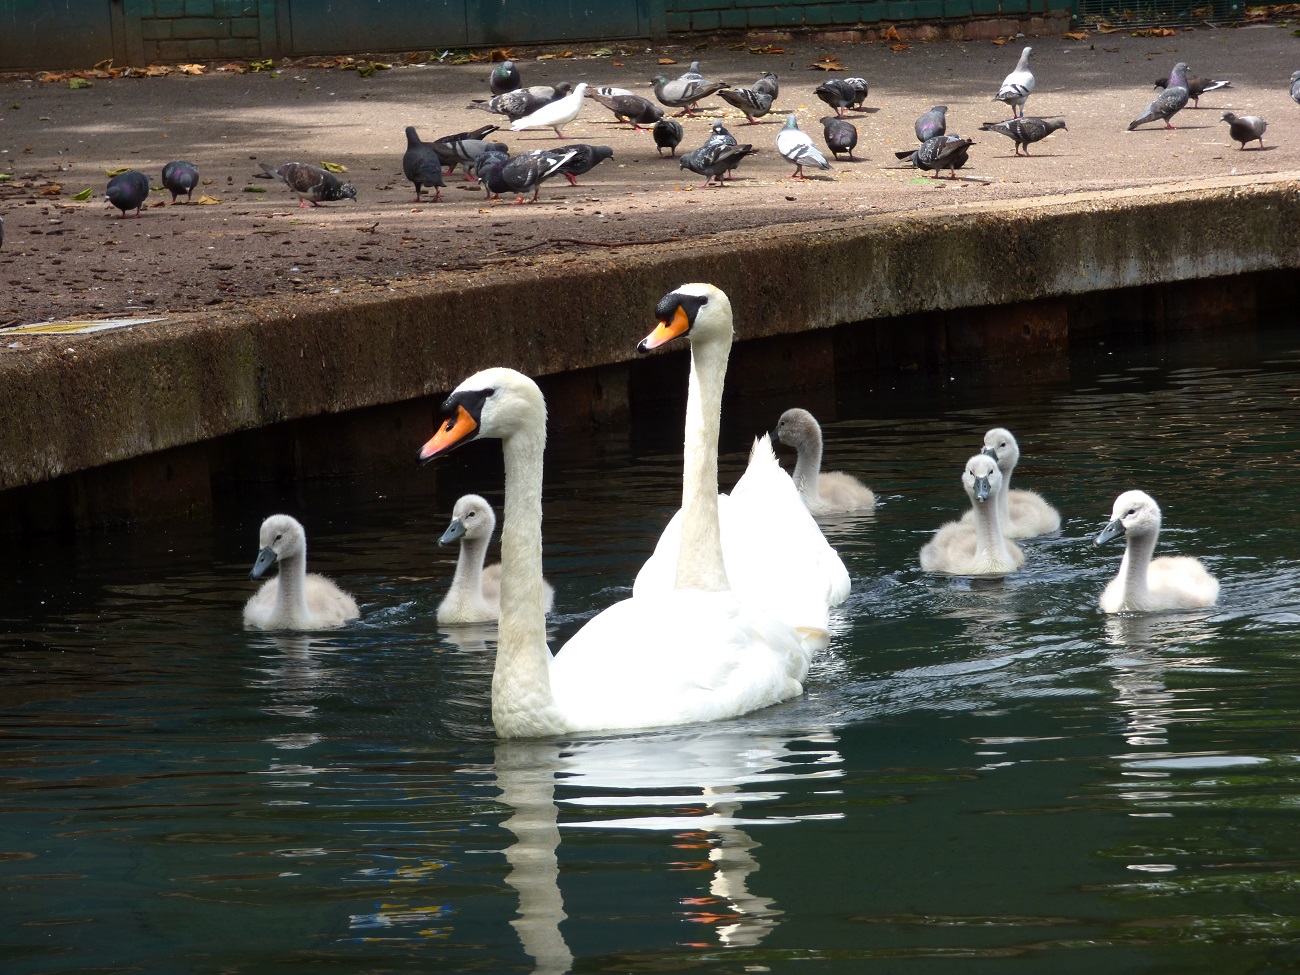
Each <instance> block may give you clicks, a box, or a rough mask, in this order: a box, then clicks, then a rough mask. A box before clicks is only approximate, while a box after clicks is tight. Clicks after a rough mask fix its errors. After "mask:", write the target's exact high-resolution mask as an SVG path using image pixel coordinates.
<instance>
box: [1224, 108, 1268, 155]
mask: <svg viewBox="0 0 1300 975" xmlns="http://www.w3.org/2000/svg"><path fill="white" fill-rule="evenodd" d="M1219 120H1220V121H1221V122H1227V123H1228V134H1229V135H1231V136H1232V138H1233V139H1234V140H1235V141H1237V142H1240V143H1241V148H1243V149H1245V148H1246V143H1247V142H1254V141H1255V140H1256V139H1258V140H1259V147H1260V148H1261V149H1263V148H1264V130H1265V129H1267V128H1268V123H1267V122H1265V121H1264V120H1263V119H1262V118H1260V117H1259V116H1258V115H1234V114H1233V113H1232V112H1224V113H1223V115H1221V116H1220V117H1219Z"/></svg>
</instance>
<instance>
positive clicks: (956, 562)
mask: <svg viewBox="0 0 1300 975" xmlns="http://www.w3.org/2000/svg"><path fill="white" fill-rule="evenodd" d="M1001 482H1002V472H1001V471H1000V470H999V469H998V465H997V462H996V461H995V460H993V458H992V457H989V456H988V455H987V454H976V455H975V456H974V457H972V458H971V459H970V460H968V461H966V469H965V470H964V471H962V475H961V483H962V487H964V488H965V489H966V495H967V496H968V497H969V498H970V503H971V511H970V513H971V515H972V519H971V520H970V521H965V520H963V521H950V522H948V523H947V524H946V525H943V526H941V527H940V528H939V530H938V531H936V532H935V533H934V537H933V538H931V539H930V541H928V542H927V543H926V544H925V547H924V548H922V549H921V568H922V569H924V570H925V571H926V572H944V573H947V574H948V575H957V576H1004V575H1006V574H1007V573H1008V572H1014V571H1015V570H1016V569H1018V568H1020V567H1021V566H1022V565H1024V562H1025V553H1024V552H1022V551H1021V550H1020V546H1019V545H1017V544H1016V543H1015V542H1013V541H1011V539H1009V538H1007V537H1006V536H1005V535H1004V533H1003V531H1002V523H1001V518H1002V516H1001V513H1000V512H999V511H998V504H997V495H998V488H999V487H1001Z"/></svg>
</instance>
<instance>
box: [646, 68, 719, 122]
mask: <svg viewBox="0 0 1300 975" xmlns="http://www.w3.org/2000/svg"><path fill="white" fill-rule="evenodd" d="M730 87H731V86H730V85H728V84H727V83H726V82H725V81H682V80H681V79H680V78H678V79H677V80H676V81H669V80H668V79H667V78H665V77H663V76H662V75H660V76H659V77H657V78H655V80H654V89H655V98H658V99H659V102H660V103H661V104H663V105H667V106H668V107H669V108H680V109H681V111H680V112H678V113H677V114H678V115H694V114H695V111H694V109H695V103H696V102H698V101H700V100H701V99H704V98H708V97H709V96H710V95H716V94H717V93H718V92H720V91H722V89H723V88H730Z"/></svg>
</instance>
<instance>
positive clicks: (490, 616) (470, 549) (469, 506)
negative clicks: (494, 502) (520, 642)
mask: <svg viewBox="0 0 1300 975" xmlns="http://www.w3.org/2000/svg"><path fill="white" fill-rule="evenodd" d="M496 527H497V519H496V515H495V514H494V513H493V511H492V506H491V505H490V504H488V503H487V502H486V501H485V500H483V499H482V498H481V497H479V496H478V495H477V494H467V495H465V496H464V497H463V498H461V499H460V500H459V501H457V502H456V506H455V507H454V508H452V510H451V524H449V525H448V526H447V530H446V531H445V532H443V533H442V537H441V538H440V539H438V544H439V545H450V544H451V543H452V542H454V541H457V540H459V541H460V558H458V559H457V560H456V575H455V577H454V578H453V579H452V580H451V588H450V589H449V590H448V591H447V595H446V596H445V597H444V598H443V600H442V602H441V603H439V604H438V622H439V623H495V622H496V621H497V619H498V617H499V616H500V615H501V566H500V564H496V565H489V566H487V567H486V568H484V566H483V563H484V561H485V560H486V558H487V548H488V542H489V541H491V540H492V533H493V532H494V531H495V530H496ZM542 590H543V594H544V595H543V611H544V612H547V613H549V612H550V611H551V607H552V605H554V603H555V590H554V589H552V588H551V586H550V584H549V583H547V582H545V581H544V582H543V583H542Z"/></svg>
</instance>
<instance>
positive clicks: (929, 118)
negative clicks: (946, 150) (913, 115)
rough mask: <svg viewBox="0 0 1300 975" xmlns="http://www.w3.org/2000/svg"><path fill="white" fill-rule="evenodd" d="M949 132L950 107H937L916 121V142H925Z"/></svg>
mask: <svg viewBox="0 0 1300 975" xmlns="http://www.w3.org/2000/svg"><path fill="white" fill-rule="evenodd" d="M947 131H948V106H947V105H936V106H934V108H932V109H930V110H929V111H928V112H926V113H925V114H924V115H922V116H920V118H918V119H917V120H916V141H917V142H924V141H925V140H926V139H933V138H934V137H935V136H936V135H943V134H944V133H945V132H947Z"/></svg>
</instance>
